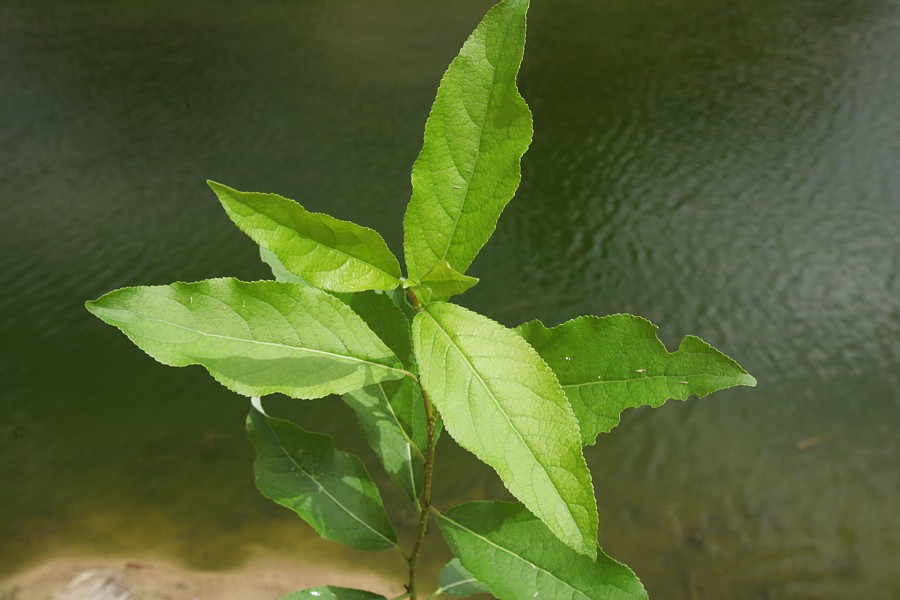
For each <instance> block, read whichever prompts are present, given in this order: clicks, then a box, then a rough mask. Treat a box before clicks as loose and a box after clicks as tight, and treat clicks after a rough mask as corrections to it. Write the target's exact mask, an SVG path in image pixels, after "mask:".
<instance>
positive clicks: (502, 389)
mask: <svg viewBox="0 0 900 600" xmlns="http://www.w3.org/2000/svg"><path fill="white" fill-rule="evenodd" d="M413 348H414V351H415V354H416V357H417V359H418V363H419V371H420V378H421V382H422V386H423V387H424V389H425V392H426V393H427V394H428V395H429V397H430V398H431V400H432V401H433V402H434V404H435V406H437V408H438V410H439V411H440V413H441V416H442V417H443V419H444V427H445V428H446V429H447V432H448V433H449V434H450V435H451V436H452V437H453V439H455V440H456V441H457V443H459V445H460V446H462V447H463V448H465V449H466V450H469V451H470V452H472V453H473V454H475V456H477V457H478V458H480V459H481V460H482V461H484V462H485V463H487V464H488V465H490V466H491V467H493V468H494V470H496V471H497V473H498V474H499V475H500V478H501V479H502V480H503V483H504V484H505V485H506V487H507V488H508V489H509V491H510V492H511V493H512V494H513V495H514V496H515V497H516V498H518V499H519V500H521V501H522V502H523V503H524V504H525V506H527V507H528V508H529V510H531V511H532V512H533V513H534V514H535V515H537V516H538V517H539V518H540V519H541V520H543V521H544V522H545V523H546V524H547V526H548V527H549V528H550V530H551V531H553V533H554V534H555V535H557V536H558V537H559V538H560V539H561V540H562V541H564V542H565V543H566V544H568V545H569V546H571V547H572V548H574V549H575V550H577V551H578V552H581V553H582V554H587V555H593V554H594V553H595V552H596V549H597V505H596V500H595V499H594V490H593V487H592V485H591V476H590V473H589V472H588V469H587V466H586V464H585V461H584V456H583V455H582V453H581V443H580V436H579V433H578V424H577V422H576V420H575V415H574V414H572V409H571V408H569V404H568V402H567V401H566V397H565V394H564V393H563V391H562V388H561V387H560V385H559V383H558V382H557V380H556V377H555V376H554V375H553V373H552V371H551V370H550V368H549V367H548V366H547V364H546V363H545V362H544V361H543V360H541V358H540V356H538V354H537V352H535V351H534V349H533V348H532V347H531V346H529V345H528V344H527V343H526V342H525V340H524V339H522V338H521V337H520V336H518V335H516V333H515V332H513V331H512V330H510V329H507V328H505V327H503V326H502V325H500V324H499V323H496V322H494V321H491V320H490V319H488V318H487V317H484V316H481V315H479V314H477V313H475V312H472V311H470V310H467V309H465V308H462V307H460V306H456V305H454V304H449V303H447V302H435V303H432V304H429V305H428V307H427V308H426V309H425V310H424V311H423V312H420V313H419V314H418V315H416V318H415V320H414V321H413Z"/></svg>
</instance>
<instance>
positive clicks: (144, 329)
mask: <svg viewBox="0 0 900 600" xmlns="http://www.w3.org/2000/svg"><path fill="white" fill-rule="evenodd" d="M86 306H87V308H88V310H89V311H91V312H92V313H93V314H94V315H96V316H97V317H99V318H100V319H102V320H103V321H105V322H106V323H109V324H110V325H114V326H115V327H118V328H119V329H120V330H121V331H122V332H123V333H125V335H127V336H128V337H129V338H130V339H131V341H132V342H134V343H135V344H136V345H137V346H138V347H140V348H141V349H142V350H144V351H145V352H146V353H147V354H149V355H150V356H152V357H153V358H155V359H156V360H158V361H159V362H161V363H163V364H166V365H170V366H174V367H183V366H187V365H198V364H199V365H202V366H203V367H205V368H206V370H207V371H209V373H210V374H211V375H212V376H213V377H214V378H215V379H216V380H217V381H219V382H220V383H222V384H223V385H224V386H225V387H227V388H229V389H230V390H232V391H235V392H237V393H239V394H242V395H244V396H265V395H267V394H273V393H277V392H280V393H283V394H286V395H288V396H292V397H294V398H320V397H322V396H326V395H328V394H341V393H344V392H348V391H352V390H355V389H359V388H361V387H364V386H366V385H371V384H375V383H378V382H381V381H389V380H393V379H399V378H400V377H403V376H404V375H405V373H406V372H405V371H404V370H403V368H402V364H401V363H400V361H399V360H398V359H397V357H396V356H395V355H394V353H393V352H391V350H390V349H389V348H388V347H387V346H385V345H384V343H383V342H382V341H381V340H380V339H378V337H377V336H376V335H375V334H374V333H373V332H372V330H371V329H369V327H368V326H367V325H366V324H365V322H364V321H363V320H362V319H361V318H360V317H359V316H357V314H356V313H354V312H353V310H351V309H350V307H348V306H347V305H346V304H344V303H343V302H341V301H340V300H338V299H337V298H334V297H333V296H331V295H329V294H327V293H326V292H323V291H321V290H318V289H316V288H313V287H309V286H304V285H301V284H292V283H280V282H275V281H255V282H244V281H239V280H237V279H230V278H228V279H208V280H205V281H199V282H196V283H173V284H171V285H162V286H148V287H132V288H122V289H119V290H116V291H113V292H110V293H109V294H106V295H105V296H103V297H101V298H99V299H98V300H94V301H92V302H88V303H87V304H86Z"/></svg>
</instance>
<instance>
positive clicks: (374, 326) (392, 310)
mask: <svg viewBox="0 0 900 600" xmlns="http://www.w3.org/2000/svg"><path fill="white" fill-rule="evenodd" d="M333 295H334V296H336V297H337V298H338V299H339V300H341V301H342V302H344V304H346V305H347V306H349V307H350V308H352V309H353V312H355V313H356V314H357V315H359V316H360V318H362V320H363V321H365V322H366V325H368V326H369V328H370V329H371V330H372V331H373V332H375V335H377V336H378V337H379V338H380V339H381V341H383V342H384V343H385V344H386V345H387V347H388V348H390V349H391V350H392V351H393V352H394V354H396V355H397V357H398V358H399V359H400V362H402V363H403V364H404V365H407V366H409V365H410V364H411V358H412V348H411V342H410V339H409V336H410V319H408V318H407V317H406V315H404V314H403V311H402V310H401V309H400V308H398V307H397V306H396V305H395V304H394V302H393V301H392V300H391V298H390V297H389V296H388V295H387V294H384V293H380V292H356V293H354V294H339V293H335V294H333Z"/></svg>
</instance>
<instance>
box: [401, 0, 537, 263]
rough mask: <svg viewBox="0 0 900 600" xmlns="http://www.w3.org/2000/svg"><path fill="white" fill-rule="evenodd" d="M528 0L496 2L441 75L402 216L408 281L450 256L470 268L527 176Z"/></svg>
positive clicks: (528, 137)
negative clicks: (523, 91) (522, 78)
mask: <svg viewBox="0 0 900 600" xmlns="http://www.w3.org/2000/svg"><path fill="white" fill-rule="evenodd" d="M527 10H528V0H504V1H503V2H500V3H499V4H497V5H496V6H495V7H494V8H492V9H491V10H490V12H488V13H487V15H485V17H484V19H483V20H482V21H481V23H480V24H479V25H478V27H477V28H476V29H475V31H474V32H473V33H472V35H471V36H470V37H469V39H468V40H467V41H466V43H465V44H464V45H463V47H462V50H461V51H460V53H459V56H457V57H456V58H455V59H454V60H453V62H452V63H450V66H449V68H448V69H447V71H446V73H444V76H443V78H442V79H441V83H440V86H439V87H438V92H437V97H436V98H435V101H434V105H433V106H432V108H431V114H430V115H429V117H428V122H427V123H426V125H425V140H424V144H423V146H422V151H421V153H420V154H419V157H418V158H417V159H416V162H415V164H414V165H413V169H412V187H413V194H412V198H411V200H410V202H409V206H408V207H407V211H406V215H405V217H404V220H403V230H404V254H405V257H406V264H407V269H408V271H409V277H410V279H421V278H422V277H423V276H424V275H426V274H427V273H429V272H430V271H431V270H432V268H433V267H434V266H435V265H436V264H437V263H439V262H440V261H443V260H446V261H447V262H448V263H449V264H450V266H452V267H453V268H454V269H455V270H456V271H458V272H459V273H465V272H466V269H467V268H468V267H469V265H470V264H471V263H472V261H473V260H474V258H475V256H476V255H477V254H478V252H479V250H481V248H482V247H483V246H484V245H485V243H487V241H488V239H490V237H491V234H492V233H493V232H494V229H495V228H496V226H497V219H498V218H499V217H500V213H501V212H502V211H503V209H504V207H505V206H506V204H507V203H508V202H509V201H510V199H512V197H513V194H515V191H516V188H517V187H518V186H519V180H520V178H521V167H520V164H519V163H520V160H521V158H522V155H523V154H524V153H525V151H526V150H527V149H528V146H529V144H530V143H531V136H532V121H531V111H529V110H528V106H527V105H526V104H525V101H524V100H523V99H522V96H521V95H520V94H519V91H518V89H517V88H516V74H517V73H518V70H519V65H520V64H521V62H522V54H523V52H524V48H525V16H526V12H527Z"/></svg>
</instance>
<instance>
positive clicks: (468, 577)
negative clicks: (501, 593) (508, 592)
mask: <svg viewBox="0 0 900 600" xmlns="http://www.w3.org/2000/svg"><path fill="white" fill-rule="evenodd" d="M438 587H439V588H440V592H441V593H442V594H447V595H450V596H456V597H457V598H465V597H466V596H471V595H472V594H487V593H490V591H491V590H490V589H488V587H487V586H486V585H484V584H483V583H481V582H480V581H478V579H476V578H475V576H474V575H472V574H471V573H469V571H468V570H466V568H465V567H464V566H462V563H461V562H459V559H458V558H454V559H453V560H451V561H450V562H448V563H447V564H446V565H444V568H443V569H441V574H440V575H438Z"/></svg>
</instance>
